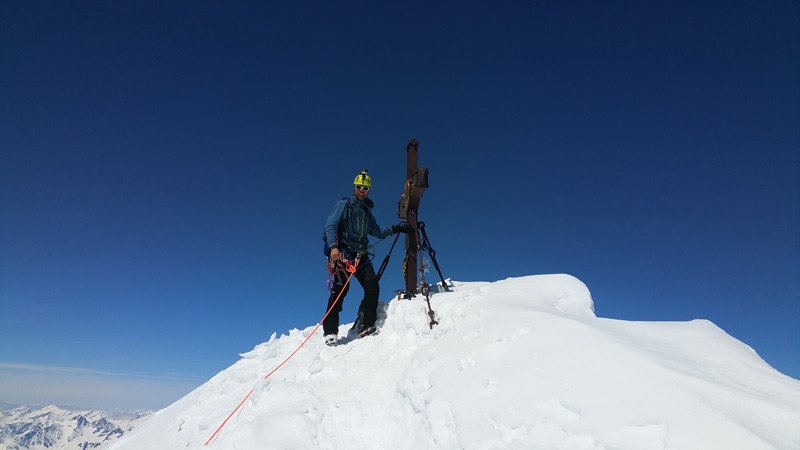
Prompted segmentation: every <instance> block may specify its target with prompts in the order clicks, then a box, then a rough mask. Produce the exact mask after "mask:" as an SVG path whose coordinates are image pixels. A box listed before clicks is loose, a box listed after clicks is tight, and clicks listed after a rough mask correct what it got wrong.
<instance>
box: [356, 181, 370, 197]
mask: <svg viewBox="0 0 800 450" xmlns="http://www.w3.org/2000/svg"><path fill="white" fill-rule="evenodd" d="M353 195H355V196H356V198H357V199H359V200H365V199H366V198H367V195H369V187H368V186H361V185H359V184H357V185H356V187H355V188H354V190H353Z"/></svg>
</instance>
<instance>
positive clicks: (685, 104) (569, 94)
mask: <svg viewBox="0 0 800 450" xmlns="http://www.w3.org/2000/svg"><path fill="white" fill-rule="evenodd" d="M387 3H389V2H373V1H369V2H338V3H337V2H311V3H309V2H302V1H301V2H252V3H243V2H238V3H236V4H235V5H232V4H223V3H219V2H111V3H109V2H25V1H6V2H3V3H2V4H1V5H0V67H1V68H0V86H1V87H0V89H2V96H1V97H2V100H0V152H1V153H2V154H1V155H0V170H2V172H0V189H1V191H0V195H1V196H0V201H2V203H0V207H1V208H2V215H1V217H2V220H0V333H1V334H2V339H0V375H2V377H6V378H3V380H6V383H9V382H10V381H8V380H13V379H15V377H16V379H19V378H20V377H25V378H27V379H28V380H33V379H38V378H36V377H40V378H41V379H42V380H47V379H48V377H50V378H49V379H52V380H58V379H59V378H60V377H65V376H66V375H69V376H70V377H78V378H80V377H81V376H87V377H88V376H93V377H100V378H103V379H104V380H106V381H107V382H108V384H109V387H108V389H109V391H110V392H113V390H114V386H112V384H113V383H112V382H115V381H119V382H120V384H119V385H118V389H120V390H123V389H128V390H130V384H126V383H127V381H131V382H136V383H140V384H142V385H145V384H146V385H148V386H150V387H152V388H153V389H156V388H163V387H164V383H175V386H177V387H175V389H174V392H175V397H174V398H169V397H170V394H164V393H163V391H160V392H161V393H160V394H158V395H156V396H154V397H153V398H154V399H153V400H151V403H150V404H152V405H154V406H164V405H165V404H167V403H170V402H171V401H173V400H175V399H176V398H177V396H178V395H180V392H185V390H186V389H188V388H189V387H190V386H193V385H197V384H199V383H201V382H203V381H204V380H206V379H208V378H210V377H211V376H213V375H214V374H215V373H217V372H218V371H220V370H222V369H224V368H226V367H228V366H229V365H230V364H232V363H233V362H235V361H236V360H237V358H238V355H237V353H238V352H243V351H247V350H249V349H251V348H252V347H253V346H254V345H256V344H258V343H260V342H263V341H265V340H266V339H268V338H269V336H270V334H272V333H273V332H277V333H278V334H280V333H285V332H286V331H287V330H289V329H291V328H296V327H297V328H302V327H306V326H308V325H312V324H315V323H316V322H317V321H318V320H319V319H320V317H321V315H322V314H323V312H324V306H325V301H326V292H325V289H326V276H327V273H326V271H325V268H324V259H323V257H322V255H321V244H322V242H321V232H322V226H323V223H324V221H325V218H326V217H327V215H328V214H329V213H330V211H331V210H332V208H333V205H334V203H335V201H336V200H337V199H339V198H341V197H342V196H346V195H349V194H350V193H351V192H352V191H351V183H352V179H353V177H354V176H355V174H356V173H357V172H358V171H359V170H361V169H362V168H367V169H369V171H370V174H371V175H372V177H373V183H374V188H373V191H372V192H371V198H372V199H373V200H374V201H375V203H376V206H375V209H374V213H375V215H376V218H377V219H378V222H379V223H381V224H383V225H389V224H391V223H394V222H396V221H397V200H398V198H399V194H400V191H401V188H402V185H403V181H404V177H405V145H406V143H407V142H408V140H409V139H410V138H412V137H413V138H417V139H418V140H419V141H420V164H421V165H422V166H426V167H428V168H429V170H430V183H431V187H430V189H429V190H428V191H427V192H426V194H425V196H424V198H423V201H422V207H421V210H420V211H421V218H422V219H423V220H425V221H426V222H427V224H428V229H429V232H430V237H431V241H432V243H433V245H434V248H435V249H436V250H437V251H438V257H439V262H440V263H441V265H442V268H443V270H444V272H445V275H446V276H447V277H452V278H453V279H456V280H463V281H493V280H497V279H503V278H507V277H511V276H522V275H531V274H543V273H562V272H563V273H569V274H572V275H575V276H577V277H578V278H580V279H581V280H582V281H584V282H585V283H586V284H587V285H588V287H589V289H590V290H591V291H592V294H593V297H594V300H595V307H596V310H597V314H598V316H601V317H609V318H618V319H625V320H658V321H663V320H690V319H695V318H704V319H709V320H711V321H713V322H714V323H716V324H717V325H719V326H720V327H722V328H723V329H724V330H726V331H727V332H728V333H730V334H731V335H733V336H734V337H736V338H738V339H740V340H742V341H744V342H746V343H747V344H749V345H751V346H752V347H753V348H754V349H755V350H756V351H757V352H758V353H759V354H760V355H761V356H762V357H763V358H764V359H766V361H767V362H769V363H770V364H772V365H773V366H774V367H775V368H777V369H778V370H780V371H782V372H783V373H785V374H788V375H790V376H793V377H795V378H800V303H799V302H798V300H800V152H798V150H800V126H799V125H800V31H798V30H800V6H799V5H798V3H797V2H795V1H770V2H757V1H746V2H743V1H733V2H695V1H681V2H652V1H638V0H637V1H614V2H595V1H585V2H561V1H510V2H500V3H497V2H472V1H470V2H394V3H395V4H393V5H390V4H387ZM388 247H389V244H388V243H384V244H382V245H381V246H380V247H379V248H378V256H377V259H378V261H377V263H379V262H380V259H382V258H383V256H384V255H385V253H386V251H388ZM401 259H402V257H401V256H400V253H399V252H396V253H395V255H394V257H393V260H392V264H391V266H390V268H389V272H390V273H389V274H387V276H386V277H384V279H383V281H382V297H383V298H384V299H386V298H388V296H389V295H390V293H391V292H394V291H395V290H396V289H398V288H400V287H402V282H401V279H400V274H399V272H400V261H401ZM431 277H432V278H434V279H435V274H433V273H432V274H431ZM360 296H361V290H360V288H359V287H355V288H354V289H353V291H351V294H350V295H349V296H348V298H347V299H346V302H345V313H344V315H343V320H345V321H349V320H352V319H353V317H352V316H353V315H354V311H355V305H356V304H357V303H358V300H359V299H360ZM420 320H425V318H424V317H420ZM441 320H447V318H446V317H442V318H441ZM565 357H568V356H565ZM126 380H127V381H126ZM20 383H21V382H20ZM76 383H77V384H76V386H77V385H79V384H80V382H79V381H77V382H76ZM6 385H8V384H6ZM141 389H142V390H143V391H144V390H146V389H147V388H146V387H142V388H141ZM17 390H18V391H24V387H23V386H22V384H19V389H17ZM4 394H5V396H6V397H8V395H7V392H0V397H2V396H3V395H4ZM86 395H87V396H88V395H90V394H86ZM112 397H113V395H112ZM0 400H4V399H3V398H0ZM5 400H12V399H8V398H6V399H5ZM159 401H160V402H161V403H159ZM85 402H86V403H92V404H95V403H97V404H101V403H103V404H105V403H104V402H109V400H107V399H106V400H101V399H99V397H98V399H95V398H88V397H87V398H86V399H85ZM62 403H63V402H62ZM111 406H115V407H116V406H123V407H129V406H131V405H130V404H124V405H121V404H120V405H111Z"/></svg>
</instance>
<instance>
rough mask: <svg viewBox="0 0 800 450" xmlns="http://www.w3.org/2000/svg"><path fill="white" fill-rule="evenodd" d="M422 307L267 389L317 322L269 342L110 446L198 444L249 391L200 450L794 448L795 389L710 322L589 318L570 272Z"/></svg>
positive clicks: (326, 352) (395, 315) (461, 289)
mask: <svg viewBox="0 0 800 450" xmlns="http://www.w3.org/2000/svg"><path fill="white" fill-rule="evenodd" d="M322 297H324V296H321V298H320V299H319V303H320V306H321V307H322V306H323V303H324V298H322ZM431 304H432V306H433V309H434V310H435V311H436V313H437V319H438V321H439V325H438V326H435V327H434V328H433V329H430V328H429V326H428V317H427V315H426V307H425V302H424V300H422V299H414V300H394V299H393V300H392V301H391V302H390V303H388V304H381V311H380V318H379V324H381V325H382V332H381V334H380V335H378V336H374V337H368V338H364V339H360V340H353V341H350V342H347V341H346V339H345V340H344V342H343V344H342V345H339V346H337V347H326V346H324V345H323V344H322V336H314V337H313V338H312V339H311V341H310V342H309V343H308V344H307V345H306V347H304V348H303V349H301V350H300V352H299V353H297V355H296V356H295V357H294V358H293V359H292V360H290V361H289V362H288V363H287V364H286V365H285V366H284V367H282V368H281V369H280V370H279V371H278V372H276V373H275V374H274V375H272V377H271V378H270V379H268V380H266V381H265V380H263V376H264V375H265V374H266V373H268V372H269V371H270V370H271V369H272V368H274V367H275V366H276V365H277V364H279V363H280V362H281V361H282V360H283V359H284V358H285V357H286V356H287V355H289V354H290V353H291V352H292V351H293V350H294V349H295V348H297V346H298V345H299V344H300V343H301V342H302V341H303V339H305V337H306V336H307V335H308V333H310V332H311V330H312V328H313V327H309V328H306V329H305V330H293V331H291V332H290V333H289V335H285V336H281V337H276V336H275V335H274V334H273V336H272V337H271V338H270V339H269V341H268V342H266V343H263V344H260V345H258V346H256V347H255V348H254V349H253V350H252V351H250V352H247V353H244V354H242V355H241V357H242V358H241V360H240V361H238V362H237V363H236V364H234V365H233V366H231V367H230V368H228V369H226V370H224V371H223V372H221V373H219V374H218V375H217V376H215V377H214V378H212V379H211V380H210V381H209V382H207V383H206V384H204V385H203V386H201V387H199V388H198V389H196V390H195V391H194V392H192V393H190V394H189V395H187V396H186V397H184V398H183V399H181V400H179V401H178V402H176V403H175V404H173V405H171V406H169V407H168V408H165V409H164V410H162V411H160V412H158V413H156V414H154V415H152V416H151V417H150V419H149V420H148V421H147V422H145V423H143V424H141V425H140V426H139V428H138V429H137V430H136V431H135V432H133V433H130V434H129V435H126V436H125V438H123V439H122V440H120V441H119V442H118V443H117V444H116V445H115V446H114V447H113V448H114V449H118V450H124V449H143V448H159V449H165V448H171V449H179V448H180V449H184V448H200V447H202V445H203V443H204V442H205V441H206V439H207V438H208V437H209V436H210V435H211V434H212V433H213V431H214V430H215V429H216V427H217V426H218V425H219V424H220V423H221V422H222V421H223V420H224V419H225V417H226V416H227V415H228V414H229V413H230V411H232V410H233V408H234V407H235V406H236V405H237V404H238V403H239V401H240V400H241V399H242V398H244V397H245V396H246V395H247V393H248V392H249V391H250V389H254V392H253V394H252V395H251V397H250V398H249V399H248V400H247V401H246V402H245V403H244V405H243V406H242V408H241V409H240V410H239V411H238V413H237V414H236V415H234V416H233V418H232V419H231V420H230V422H229V423H228V424H227V425H226V427H225V428H224V429H223V430H222V432H221V433H220V434H219V436H218V437H217V438H216V439H215V440H214V441H212V442H211V444H210V445H209V447H210V448H217V449H254V450H255V449H265V448H276V449H277V448H281V449H285V448H297V449H301V448H302V449H305V448H323V449H439V448H444V449H497V448H519V449H522V448H545V449H576V450H578V449H609V450H610V449H619V450H624V449H630V450H649V449H703V450H706V449H726V450H727V449H776V448H777V449H798V448H800V433H798V424H800V382H798V381H797V380H794V379H792V378H789V377H786V376H784V375H782V374H781V373H779V372H777V371H775V370H774V369H773V368H771V367H770V366H769V365H767V364H766V363H765V362H764V361H763V360H761V359H760V358H759V357H758V355H756V353H755V352H754V351H753V350H752V349H751V348H750V347H748V346H747V345H745V344H743V343H741V342H739V341H737V340H736V339H734V338H732V337H730V336H728V335H727V334H726V333H725V332H724V331H722V330H720V329H719V328H718V327H716V326H715V325H714V324H712V323H711V322H708V321H705V320H695V321H691V322H626V321H619V320H610V319H603V318H597V317H595V315H594V308H593V303H592V298H591V295H590V293H589V290H588V289H587V288H586V286H585V285H584V284H583V283H581V282H580V281H579V280H577V279H575V278H574V277H571V276H568V275H543V276H530V277H523V278H515V279H508V280H503V281H498V282H494V283H485V282H481V283H455V291H454V292H451V293H439V294H436V295H434V296H433V297H432V298H431ZM315 320H316V318H315ZM347 328H348V326H343V327H342V336H344V332H345V330H346V329H347Z"/></svg>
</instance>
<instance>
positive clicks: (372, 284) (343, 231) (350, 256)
mask: <svg viewBox="0 0 800 450" xmlns="http://www.w3.org/2000/svg"><path fill="white" fill-rule="evenodd" d="M353 186H354V187H353V197H352V198H349V199H348V198H343V199H341V200H339V201H338V202H337V203H336V208H334V210H333V212H332V213H331V215H330V216H328V221H327V222H326V224H325V242H326V246H325V253H326V254H327V255H329V260H328V262H329V267H330V269H331V272H332V280H333V282H332V283H331V292H330V297H329V298H328V309H331V306H332V305H333V303H334V302H337V303H338V304H337V305H336V306H335V307H334V308H333V309H332V310H331V312H330V314H328V316H327V317H326V318H325V320H324V321H323V322H322V328H323V330H324V332H325V343H326V344H327V345H331V346H333V345H336V341H337V339H338V335H339V312H341V310H342V303H344V297H345V296H346V295H347V291H348V290H349V288H350V286H349V284H348V285H347V286H345V282H346V281H347V278H348V274H347V271H346V270H345V263H346V262H347V263H350V264H354V263H355V262H356V261H358V266H357V267H356V272H355V275H354V277H355V278H356V279H357V280H358V282H359V284H361V287H362V288H363V289H364V299H363V300H362V301H361V305H360V306H359V308H358V321H357V322H356V323H357V325H358V335H359V337H363V336H368V335H370V334H375V333H376V332H377V329H376V328H375V320H376V319H377V315H378V296H379V295H380V287H379V286H378V278H377V276H376V275H375V269H374V268H373V267H372V262H371V261H370V258H369V254H368V250H369V238H368V235H372V236H375V237H376V238H379V239H383V238H385V237H387V236H390V235H392V234H395V233H398V232H403V233H410V232H411V231H413V228H412V227H411V225H409V224H407V223H405V222H402V223H399V224H397V225H392V226H391V227H387V228H381V227H380V226H379V225H378V223H377V222H376V221H375V217H374V216H373V215H372V211H371V210H372V206H373V203H372V200H370V199H369V198H367V197H368V196H369V190H370V189H371V188H372V179H371V178H370V176H369V174H368V173H367V171H366V170H362V171H361V173H359V174H358V175H357V176H356V178H355V180H353ZM340 294H341V295H340ZM340 297H341V298H340Z"/></svg>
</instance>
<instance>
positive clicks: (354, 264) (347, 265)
mask: <svg viewBox="0 0 800 450" xmlns="http://www.w3.org/2000/svg"><path fill="white" fill-rule="evenodd" d="M358 262H359V259H358V257H356V259H355V260H353V261H349V260H345V261H344V270H345V271H346V272H348V273H349V274H350V275H348V277H347V280H346V281H345V282H344V285H343V286H342V290H341V291H340V292H339V295H338V296H337V297H336V300H334V301H333V303H331V307H330V308H328V311H327V312H326V313H325V315H324V316H322V319H321V320H320V321H319V322H318V323H317V326H315V327H314V329H313V330H311V333H309V334H308V336H307V337H306V338H305V340H303V342H301V343H300V345H299V346H297V348H296V349H294V351H293V352H292V353H291V354H290V355H289V356H287V357H286V359H284V360H283V361H282V362H281V363H280V364H278V365H277V366H275V368H274V369H272V370H270V371H269V373H267V374H266V375H264V377H263V379H264V380H266V379H267V378H269V377H270V376H271V375H272V374H273V373H275V372H277V371H278V369H280V368H281V367H283V365H284V364H286V363H287V362H288V361H289V360H290V359H292V357H293V356H294V355H295V354H297V352H298V351H300V349H301V348H302V347H303V346H304V345H306V342H308V340H309V339H311V336H313V335H314V333H316V332H317V330H318V329H319V327H320V326H321V325H322V322H323V321H324V320H325V319H326V318H327V317H328V314H330V313H331V311H333V308H335V307H336V304H337V303H339V298H340V297H341V296H342V292H344V288H345V287H346V286H347V284H348V283H350V280H351V279H352V278H353V275H354V274H355V273H356V269H357V268H358ZM335 264H336V263H334V266H335ZM255 389H256V388H255V386H254V387H252V388H250V392H248V393H247V395H245V396H244V398H243V399H242V401H240V402H239V404H238V405H236V408H234V409H233V411H231V413H230V414H228V417H226V418H225V420H223V421H222V423H221V424H220V425H219V427H217V429H216V430H215V431H214V433H213V434H212V435H211V437H209V438H208V440H207V441H206V443H205V444H203V447H207V446H208V444H209V443H211V441H213V440H214V438H215V437H217V435H219V433H220V431H222V428H223V427H224V426H225V424H227V423H228V421H229V420H230V419H231V417H233V415H234V414H236V411H238V410H239V408H241V407H242V405H244V402H245V401H247V399H248V398H250V396H251V395H252V394H253V391H255Z"/></svg>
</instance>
